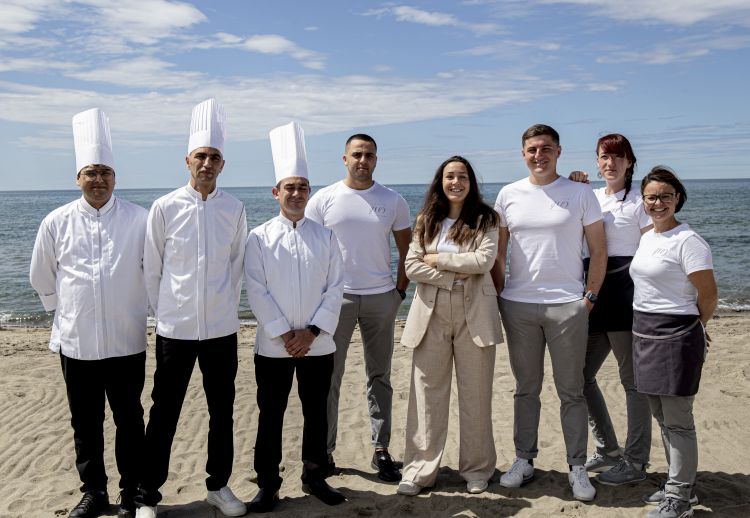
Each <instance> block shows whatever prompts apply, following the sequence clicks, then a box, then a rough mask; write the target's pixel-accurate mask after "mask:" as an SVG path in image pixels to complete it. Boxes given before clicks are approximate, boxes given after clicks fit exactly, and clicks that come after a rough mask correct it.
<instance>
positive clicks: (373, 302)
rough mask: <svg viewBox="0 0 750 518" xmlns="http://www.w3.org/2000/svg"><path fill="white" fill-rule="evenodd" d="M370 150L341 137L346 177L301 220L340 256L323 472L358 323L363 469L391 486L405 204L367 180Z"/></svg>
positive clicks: (407, 235)
mask: <svg viewBox="0 0 750 518" xmlns="http://www.w3.org/2000/svg"><path fill="white" fill-rule="evenodd" d="M377 149H378V148H377V144H376V143H375V140H373V138H372V137H370V136H369V135H365V134H357V135H352V136H351V137H349V139H348V140H347V141H346V146H345V152H344V157H343V158H344V165H345V166H346V170H347V173H346V177H345V178H344V179H343V180H341V181H339V182H336V183H335V184H333V185H330V186H328V187H325V188H323V189H321V190H320V191H318V192H317V193H316V194H315V195H314V196H312V198H310V203H309V204H308V205H307V209H306V210H305V215H306V216H307V217H308V218H310V219H311V220H313V221H315V222H317V223H320V224H321V225H323V226H324V227H327V228H330V229H331V230H333V232H334V234H335V235H336V238H337V239H338V241H339V245H340V246H341V253H342V255H343V257H344V301H343V304H342V306H341V315H340V317H339V322H338V327H337V328H336V333H335V335H334V336H333V341H334V342H335V343H336V354H335V356H334V364H333V377H332V379H331V391H330V393H329V396H328V473H329V474H332V473H333V472H334V470H335V463H334V460H333V451H334V450H335V449H336V435H337V433H338V414H339V393H340V391H341V380H342V378H343V376H344V370H345V368H346V355H347V352H348V350H349V342H350V341H351V338H352V333H353V332H354V326H355V325H356V324H357V323H359V330H360V333H361V334H362V346H363V349H364V356H365V372H366V375H367V408H368V411H369V413H370V427H371V430H372V444H373V447H374V448H375V452H374V454H373V457H372V462H371V466H372V468H373V469H375V470H377V472H378V478H380V479H381V480H384V481H387V482H397V481H399V480H401V473H400V471H399V470H398V468H397V466H396V463H395V462H394V461H393V458H392V457H391V455H390V454H389V453H388V446H389V444H390V441H391V410H392V408H391V407H392V400H393V389H392V388H391V359H392V357H393V334H394V325H395V320H396V314H397V313H398V308H399V306H400V304H401V302H402V301H403V300H404V299H405V298H406V288H407V287H408V285H409V279H407V278H406V273H405V270H404V259H405V258H406V252H407V250H408V248H409V241H410V240H411V227H410V222H409V207H408V205H407V204H406V200H404V198H403V197H401V195H400V194H398V193H397V192H396V191H393V190H391V189H389V188H387V187H385V186H383V185H380V184H379V183H377V182H375V181H374V180H373V179H372V173H373V171H374V170H375V166H376V164H377V161H378V155H377ZM391 233H393V237H394V239H395V241H396V248H398V255H399V258H398V274H397V278H396V283H395V284H394V282H393V278H392V276H391V247H390V240H389V239H390V234H391Z"/></svg>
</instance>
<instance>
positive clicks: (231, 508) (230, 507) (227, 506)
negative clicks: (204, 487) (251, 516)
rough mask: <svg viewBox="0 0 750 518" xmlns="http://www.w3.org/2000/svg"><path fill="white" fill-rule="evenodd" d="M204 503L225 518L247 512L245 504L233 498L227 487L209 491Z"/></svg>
mask: <svg viewBox="0 0 750 518" xmlns="http://www.w3.org/2000/svg"><path fill="white" fill-rule="evenodd" d="M206 501H207V502H208V503H209V504H211V505H212V506H214V507H216V508H218V509H219V511H221V512H222V513H224V515H225V516H242V515H244V514H245V513H246V512H247V507H246V506H245V504H244V503H243V502H242V501H240V499H239V498H237V497H236V496H234V493H232V490H231V489H229V486H224V487H222V488H221V489H219V490H218V491H209V492H208V496H207V497H206Z"/></svg>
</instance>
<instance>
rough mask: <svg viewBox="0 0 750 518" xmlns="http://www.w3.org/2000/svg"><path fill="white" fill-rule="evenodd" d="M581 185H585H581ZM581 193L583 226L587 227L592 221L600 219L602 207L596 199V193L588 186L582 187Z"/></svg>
mask: <svg viewBox="0 0 750 518" xmlns="http://www.w3.org/2000/svg"><path fill="white" fill-rule="evenodd" d="M582 187H586V186H585V185H583V186H582ZM581 192H582V193H583V194H582V196H583V204H582V205H583V218H582V222H583V226H584V227H587V226H589V225H591V224H592V223H596V222H597V221H599V220H601V219H602V207H601V205H600V204H599V200H598V199H596V194H594V191H592V190H591V189H589V188H585V189H582V191H581Z"/></svg>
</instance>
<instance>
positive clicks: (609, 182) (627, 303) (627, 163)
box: [570, 133, 652, 486]
mask: <svg viewBox="0 0 750 518" xmlns="http://www.w3.org/2000/svg"><path fill="white" fill-rule="evenodd" d="M635 162H636V158H635V153H633V148H632V146H631V145H630V142H629V141H628V139H627V138H625V137H624V136H622V135H620V134H618V133H613V134H610V135H604V136H603V137H601V138H600V139H599V141H598V142H597V144H596V163H597V166H598V168H599V177H600V178H604V181H605V182H606V185H605V186H604V187H601V188H598V189H594V194H596V198H597V199H598V200H599V203H600V205H601V208H602V216H603V218H604V233H605V235H606V237H607V255H608V256H609V257H608V258H607V274H606V276H605V278H604V282H603V284H602V287H601V290H600V291H599V299H598V300H597V302H596V305H595V306H594V309H592V310H591V313H589V337H588V345H587V348H586V365H585V366H584V368H583V376H584V378H585V380H586V381H585V385H584V387H583V395H584V396H585V397H586V405H587V406H588V410H589V424H590V425H591V434H592V435H593V437H594V444H595V445H596V450H595V451H594V454H593V455H592V456H591V457H589V459H588V460H587V461H586V464H585V466H586V470H587V471H593V472H598V473H599V475H598V476H597V477H596V480H597V481H598V482H600V483H602V484H604V485H608V486H619V485H622V484H628V483H633V482H640V481H641V480H645V479H646V466H647V465H648V460H649V456H650V453H651V413H650V411H649V408H648V400H647V399H646V397H645V396H644V395H643V394H639V393H638V391H637V390H636V388H635V378H634V377H633V333H632V330H633V280H632V279H631V278H630V273H628V267H629V266H630V262H631V261H632V260H633V254H635V251H636V249H637V248H638V243H639V241H640V239H641V234H643V233H645V232H647V231H649V230H651V227H652V224H651V218H649V217H648V215H647V214H646V213H645V212H644V210H643V201H642V200H641V192H640V189H639V188H638V187H636V189H632V182H633V172H634V170H635ZM570 178H571V180H574V181H582V182H586V183H588V175H586V173H583V172H581V171H575V172H573V173H571V175H570ZM584 261H587V259H586V260H584ZM610 351H612V353H613V354H614V356H615V358H616V359H617V366H618V370H619V373H620V382H621V383H622V386H623V388H624V389H625V401H626V406H627V415H628V435H627V441H626V442H625V450H624V451H623V450H621V449H620V446H619V444H618V442H617V434H616V433H615V428H614V426H613V425H612V420H611V419H610V417H609V411H608V410H607V403H606V402H605V401H604V395H603V394H602V391H601V390H600V389H599V385H598V384H597V382H596V374H597V372H599V369H600V368H601V366H602V364H603V363H604V360H606V359H607V356H609V353H610Z"/></svg>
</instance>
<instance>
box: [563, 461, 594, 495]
mask: <svg viewBox="0 0 750 518" xmlns="http://www.w3.org/2000/svg"><path fill="white" fill-rule="evenodd" d="M568 483H570V487H571V489H573V497H574V498H575V499H576V500H581V501H583V502H590V501H591V500H593V499H594V497H595V496H596V489H594V486H592V485H591V481H590V480H589V476H588V474H587V473H586V468H584V467H583V466H573V469H572V470H570V473H568Z"/></svg>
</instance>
